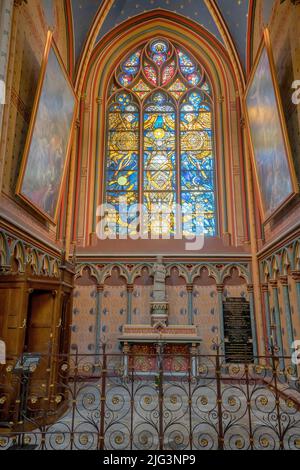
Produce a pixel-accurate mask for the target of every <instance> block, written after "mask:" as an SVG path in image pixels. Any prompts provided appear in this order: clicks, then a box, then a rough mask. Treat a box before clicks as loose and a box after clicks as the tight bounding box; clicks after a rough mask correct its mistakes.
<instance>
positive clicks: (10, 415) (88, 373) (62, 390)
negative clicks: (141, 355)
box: [0, 350, 300, 450]
mask: <svg viewBox="0 0 300 470" xmlns="http://www.w3.org/2000/svg"><path fill="white" fill-rule="evenodd" d="M148 359H149V358H148ZM165 359H168V358H166V357H164V355H162V356H159V357H156V358H155V361H153V364H156V366H155V367H153V368H152V369H151V370H149V368H147V367H146V368H144V370H143V361H140V363H141V368H140V370H133V369H132V368H130V365H129V367H128V358H126V357H125V356H124V355H121V354H106V352H105V350H104V351H103V352H102V354H99V355H98V356H93V355H78V354H75V355H69V356H59V357H55V358H53V357H51V361H50V360H49V357H47V356H44V357H42V358H41V361H40V363H39V365H38V366H37V367H36V366H32V367H31V370H30V371H29V375H26V374H25V373H21V374H16V373H15V372H16V371H15V369H14V366H15V363H16V359H15V360H14V359H13V358H10V359H9V361H8V365H7V366H5V367H3V369H2V371H1V380H0V413H1V419H0V420H1V421H2V423H1V424H0V428H1V431H0V450H6V449H8V448H9V447H10V446H12V445H18V446H26V445H32V446H34V447H35V448H37V449H41V450H43V449H47V450H49V449H61V450H66V449H74V450H75V449H86V450H90V449H95V450H96V449H98V450H105V449H107V450H112V449H115V450H136V449H143V450H209V449H239V450H241V449H249V450H251V449H265V450H270V449H300V382H299V379H298V375H297V374H298V373H299V370H298V371H297V369H296V368H295V366H293V365H292V366H291V365H290V364H289V359H288V358H281V360H279V358H278V357H276V356H275V355H274V354H273V355H271V356H270V357H260V358H256V359H255V363H254V364H228V363H226V362H225V358H224V357H223V356H221V355H220V354H218V352H217V354H216V355H214V356H201V355H197V356H193V357H190V356H188V357H187V359H188V361H187V363H188V364H189V366H188V367H187V370H186V371H184V372H182V368H181V367H180V364H178V367H176V361H179V360H181V359H182V358H181V359H180V358H177V357H172V361H173V362H172V364H173V366H172V368H171V369H170V368H168V369H167V370H166V369H165V368H164V364H165ZM283 362H284V365H285V367H284V368H283V366H282V364H283ZM49 363H51V364H52V367H51V368H49V367H48V365H49ZM53 364H54V365H53ZM129 364H130V361H129Z"/></svg>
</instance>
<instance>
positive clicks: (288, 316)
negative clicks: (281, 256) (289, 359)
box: [280, 276, 294, 353]
mask: <svg viewBox="0 0 300 470" xmlns="http://www.w3.org/2000/svg"><path fill="white" fill-rule="evenodd" d="M280 282H281V286H282V289H283V297H284V308H285V317H286V325H287V335H288V342H289V352H290V353H292V352H293V349H292V343H293V342H294V331H293V319H292V312H291V303H290V294H289V284H288V277H287V276H281V277H280Z"/></svg>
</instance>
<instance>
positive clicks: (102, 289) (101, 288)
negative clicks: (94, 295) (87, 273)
mask: <svg viewBox="0 0 300 470" xmlns="http://www.w3.org/2000/svg"><path fill="white" fill-rule="evenodd" d="M103 291H104V284H98V285H97V292H103Z"/></svg>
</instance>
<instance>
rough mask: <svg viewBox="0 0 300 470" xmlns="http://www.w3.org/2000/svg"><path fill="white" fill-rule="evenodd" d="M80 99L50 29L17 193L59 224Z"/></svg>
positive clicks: (43, 214) (47, 217)
mask: <svg viewBox="0 0 300 470" xmlns="http://www.w3.org/2000/svg"><path fill="white" fill-rule="evenodd" d="M77 105H78V100H77V97H76V95H75V92H74V90H73V86H72V83H71V81H70V79H69V77H68V74H67V72H66V70H65V68H64V65H63V62H62V59H61V57H60V55H59V51H58V49H57V47H56V45H55V42H54V40H53V35H52V33H51V32H49V33H48V36H47V44H46V48H45V52H44V58H43V62H42V67H41V73H40V78H39V83H38V90H37V94H36V97H35V101H34V105H33V111H32V116H31V121H30V125H29V131H28V135H27V140H26V144H25V151H24V156H23V160H22V164H21V169H20V175H19V179H18V183H17V188H16V194H17V195H18V196H19V197H20V198H21V199H22V200H23V201H25V202H26V203H27V204H29V205H30V206H31V207H32V208H34V209H35V210H36V211H38V212H39V213H40V215H42V216H43V217H44V218H46V219H48V220H49V221H51V222H53V223H54V224H56V222H57V216H58V209H59V205H60V201H61V195H62V187H63V183H64V180H65V176H66V170H67V166H68V159H69V154H70V148H71V142H72V135H73V129H74V123H75V117H76V109H77Z"/></svg>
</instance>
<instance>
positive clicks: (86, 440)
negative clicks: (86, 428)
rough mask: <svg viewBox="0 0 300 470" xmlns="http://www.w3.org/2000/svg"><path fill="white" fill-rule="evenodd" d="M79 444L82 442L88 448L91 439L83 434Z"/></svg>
mask: <svg viewBox="0 0 300 470" xmlns="http://www.w3.org/2000/svg"><path fill="white" fill-rule="evenodd" d="M79 442H80V444H81V445H83V446H86V445H87V444H88V442H89V438H88V436H87V434H82V436H80V438H79Z"/></svg>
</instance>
